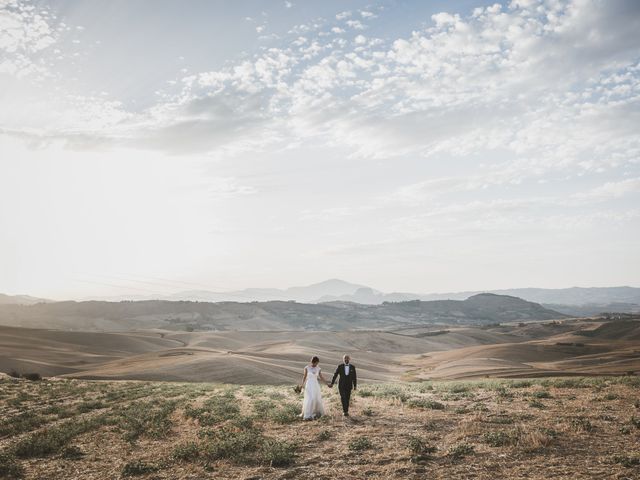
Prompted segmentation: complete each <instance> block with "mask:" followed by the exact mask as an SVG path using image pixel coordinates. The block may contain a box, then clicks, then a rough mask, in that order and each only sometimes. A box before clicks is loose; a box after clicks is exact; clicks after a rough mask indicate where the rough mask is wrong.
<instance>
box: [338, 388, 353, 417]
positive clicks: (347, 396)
mask: <svg viewBox="0 0 640 480" xmlns="http://www.w3.org/2000/svg"><path fill="white" fill-rule="evenodd" d="M338 391H339V392H340V400H342V411H343V412H344V413H349V400H351V389H350V388H338Z"/></svg>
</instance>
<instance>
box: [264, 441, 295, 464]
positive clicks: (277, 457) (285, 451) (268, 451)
mask: <svg viewBox="0 0 640 480" xmlns="http://www.w3.org/2000/svg"><path fill="white" fill-rule="evenodd" d="M295 456H296V445H295V444H294V443H290V442H283V441H280V440H272V439H269V440H266V441H265V442H264V443H263V445H262V452H261V457H262V462H263V463H266V464H268V465H270V466H272V467H287V466H289V465H291V464H292V463H293V462H294V461H295Z"/></svg>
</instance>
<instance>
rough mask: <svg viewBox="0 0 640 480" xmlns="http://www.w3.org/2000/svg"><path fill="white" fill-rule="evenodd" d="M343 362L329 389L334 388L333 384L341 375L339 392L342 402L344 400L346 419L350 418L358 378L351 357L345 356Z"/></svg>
mask: <svg viewBox="0 0 640 480" xmlns="http://www.w3.org/2000/svg"><path fill="white" fill-rule="evenodd" d="M342 360H344V363H341V364H340V365H338V368H336V371H335V373H334V374H333V378H332V379H331V383H330V384H329V387H333V384H334V383H336V377H337V376H338V375H340V380H338V390H339V391H340V400H342V411H343V415H344V416H345V417H348V416H349V400H350V399H351V389H352V388H353V390H355V389H356V385H357V382H358V380H357V377H356V367H354V366H353V365H351V363H350V360H351V358H350V357H349V355H345V356H344V357H342Z"/></svg>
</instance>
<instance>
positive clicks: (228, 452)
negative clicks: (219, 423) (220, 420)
mask: <svg viewBox="0 0 640 480" xmlns="http://www.w3.org/2000/svg"><path fill="white" fill-rule="evenodd" d="M202 433H203V435H204V436H205V437H208V440H207V441H205V443H204V445H203V448H202V450H201V451H202V454H203V455H204V456H205V457H206V458H208V459H210V460H221V459H228V460H231V461H234V462H236V463H251V462H254V461H255V457H256V454H257V453H258V452H259V451H260V448H261V447H262V444H263V442H264V437H263V436H262V434H261V433H260V432H259V431H257V430H255V429H245V430H237V429H234V428H232V427H229V426H223V427H221V428H216V430H207V431H205V432H202Z"/></svg>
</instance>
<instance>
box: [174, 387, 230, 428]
mask: <svg viewBox="0 0 640 480" xmlns="http://www.w3.org/2000/svg"><path fill="white" fill-rule="evenodd" d="M184 413H185V415H186V416H187V417H191V418H197V419H198V421H199V422H200V424H201V425H205V426H209V425H215V424H217V423H221V422H223V421H225V420H230V419H232V418H234V417H235V416H237V415H238V414H240V407H239V406H238V402H237V401H236V398H235V395H234V394H233V392H231V391H228V392H224V393H222V394H217V395H214V396H212V397H210V398H209V399H207V400H206V401H205V402H204V404H203V406H202V407H200V408H192V407H191V406H187V407H186V408H185V411H184Z"/></svg>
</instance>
